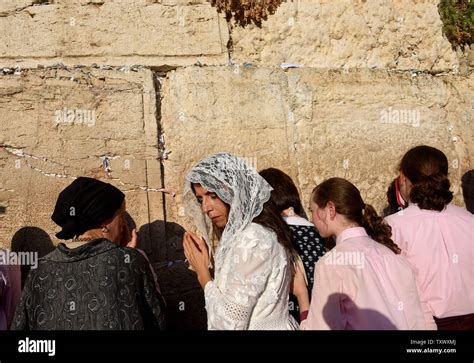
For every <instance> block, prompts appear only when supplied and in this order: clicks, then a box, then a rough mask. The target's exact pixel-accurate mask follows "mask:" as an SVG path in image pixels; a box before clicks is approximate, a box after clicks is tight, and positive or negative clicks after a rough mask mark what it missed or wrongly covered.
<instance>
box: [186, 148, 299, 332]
mask: <svg viewBox="0 0 474 363" xmlns="http://www.w3.org/2000/svg"><path fill="white" fill-rule="evenodd" d="M271 190H272V188H271V187H270V185H269V184H268V183H267V182H266V181H265V180H264V179H263V178H262V177H261V176H260V175H259V174H258V173H257V172H256V171H255V170H254V169H252V168H250V167H249V166H248V165H247V164H246V163H245V162H244V160H242V159H240V158H238V157H236V156H233V155H231V154H228V153H218V154H216V155H212V156H210V157H208V158H206V159H204V160H202V161H200V162H199V163H198V164H197V165H195V166H194V167H193V168H192V169H191V171H190V172H189V174H188V175H187V176H186V182H185V187H184V193H183V203H184V206H185V210H186V212H187V213H188V214H189V215H190V216H191V217H193V219H194V222H195V224H196V227H197V229H198V232H199V233H200V234H201V235H202V236H203V239H201V238H199V237H198V236H197V235H195V234H194V233H191V232H187V233H186V234H185V237H184V240H183V245H184V251H185V254H186V257H187V259H188V261H189V264H190V266H191V267H192V268H193V269H194V271H196V274H197V277H198V280H199V282H200V284H201V286H202V287H203V289H204V295H205V300H206V310H207V315H208V329H219V330H244V329H256V330H269V329H277V330H287V329H297V327H298V326H297V324H296V322H295V321H294V319H293V318H291V317H290V315H289V312H288V296H289V290H290V283H291V279H292V261H293V256H294V252H293V249H292V245H291V242H290V233H289V230H288V228H287V226H286V225H285V223H284V221H283V220H282V219H281V217H280V215H279V212H278V209H277V208H276V207H275V205H273V204H272V202H271V201H269V199H270V192H271ZM211 234H214V235H215V236H217V238H218V244H217V247H216V249H215V253H214V252H213V245H212V241H211V237H210V235H211ZM212 258H214V280H213V279H212V277H211V273H210V271H209V266H210V262H211V259H212Z"/></svg>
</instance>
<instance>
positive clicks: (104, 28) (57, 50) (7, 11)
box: [0, 0, 228, 67]
mask: <svg viewBox="0 0 474 363" xmlns="http://www.w3.org/2000/svg"><path fill="white" fill-rule="evenodd" d="M32 3H33V2H32V1H29V2H27V1H21V2H16V3H15V4H14V5H15V6H13V5H12V4H11V3H8V4H5V5H3V6H2V8H0V33H1V34H2V42H1V43H0V64H1V65H4V66H11V67H14V66H20V67H36V65H37V64H43V65H50V64H53V63H55V62H58V61H61V62H63V63H65V64H67V65H74V64H86V65H91V64H93V63H97V64H109V65H127V64H128V65H132V64H141V65H149V66H156V67H164V66H177V65H180V66H182V65H189V64H194V63H196V62H198V61H199V62H200V63H202V64H225V63H227V59H228V56H227V49H226V43H227V40H228V31H227V25H226V24H225V21H223V20H222V18H221V16H219V15H218V14H217V12H216V10H215V9H214V8H212V7H211V5H210V4H209V3H208V2H206V1H204V0H201V1H173V2H172V1H164V2H162V3H157V2H156V1H134V2H121V1H105V2H104V1H97V2H93V1H72V2H71V1H55V2H54V4H42V5H36V6H33V5H31V6H27V5H28V4H32ZM38 35H41V36H38Z"/></svg>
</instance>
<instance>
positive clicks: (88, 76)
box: [0, 68, 163, 246]
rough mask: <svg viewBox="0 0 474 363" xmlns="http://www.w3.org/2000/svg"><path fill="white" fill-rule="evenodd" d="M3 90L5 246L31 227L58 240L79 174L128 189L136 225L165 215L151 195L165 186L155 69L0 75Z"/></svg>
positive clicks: (0, 197) (0, 236)
mask: <svg viewBox="0 0 474 363" xmlns="http://www.w3.org/2000/svg"><path fill="white" fill-rule="evenodd" d="M0 93H1V94H2V97H1V98H0V109H1V111H0V145H1V148H0V165H1V169H2V177H1V180H0V183H1V184H0V205H1V206H2V207H3V208H5V213H4V214H3V215H2V216H0V221H1V223H2V228H1V229H0V241H1V243H2V244H3V245H6V246H8V245H9V243H10V239H11V238H12V236H13V234H14V233H15V231H16V230H18V229H19V228H20V227H23V226H26V225H30V226H37V227H40V228H42V229H44V230H46V232H47V233H49V234H50V235H51V236H53V235H54V232H55V231H57V230H58V228H57V226H55V225H54V223H53V222H52V221H51V219H50V216H51V213H52V210H53V207H54V203H55V202H56V198H57V195H58V193H59V192H60V190H61V189H63V188H64V187H65V186H66V185H68V184H69V183H71V181H72V180H73V179H74V178H75V177H78V176H91V177H96V178H100V179H103V180H104V181H106V182H110V183H112V184H114V185H116V186H117V187H118V188H120V189H121V190H123V191H124V192H125V193H126V196H127V204H128V209H129V211H130V214H131V215H132V217H133V218H135V222H136V224H137V226H141V225H143V224H144V223H150V222H152V221H150V220H149V218H155V219H159V218H160V217H161V218H162V217H163V213H162V205H161V203H160V202H159V201H158V200H155V199H154V202H155V203H152V204H149V199H150V198H148V196H147V192H146V190H145V189H146V188H147V187H148V188H153V189H157V188H159V187H160V186H161V180H160V179H161V176H160V167H159V161H158V160H157V158H158V147H157V143H158V136H157V132H158V131H157V130H158V127H157V123H156V118H155V112H156V109H155V100H156V95H155V88H154V83H153V74H152V72H150V71H149V70H146V69H141V70H139V71H137V72H128V73H125V72H120V71H117V70H108V71H104V70H95V69H85V68H83V69H39V70H38V69H37V70H28V71H23V72H22V74H20V75H6V76H2V77H1V78H0ZM105 157H107V158H108V160H109V163H108V166H107V165H104V160H105ZM106 169H107V170H106ZM150 193H152V192H150ZM154 194H157V196H158V198H159V199H160V200H161V193H159V192H155V193H154Z"/></svg>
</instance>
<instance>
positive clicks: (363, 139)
mask: <svg viewBox="0 0 474 363" xmlns="http://www.w3.org/2000/svg"><path fill="white" fill-rule="evenodd" d="M472 82H473V80H472V77H470V78H468V77H460V76H459V77H454V76H443V77H433V76H431V75H429V74H416V73H413V74H410V73H408V72H402V73H400V72H386V71H373V70H360V71H351V72H343V71H330V72H324V71H318V70H315V69H299V70H291V71H288V72H284V71H281V70H275V69H270V68H263V67H258V68H231V67H216V68H213V69H201V68H198V69H193V68H186V69H180V70H177V71H173V72H171V74H170V75H169V79H168V80H167V81H166V82H165V85H164V88H163V97H164V99H163V105H162V115H163V118H162V123H163V129H164V132H165V135H166V140H167V143H166V146H167V148H169V149H170V150H171V151H172V152H171V154H170V158H169V160H168V161H166V163H165V178H166V185H168V186H173V187H176V188H177V189H178V190H180V191H181V188H182V186H183V183H184V177H185V174H186V172H187V171H188V170H189V169H190V167H191V166H192V165H193V164H195V163H196V162H197V161H198V160H199V159H201V158H204V157H206V156H207V155H209V154H212V153H215V152H219V151H230V152H233V153H236V154H237V155H240V156H243V157H246V158H248V160H249V162H250V163H252V164H256V167H257V169H262V168H265V167H270V166H272V167H277V168H281V169H282V170H284V171H285V172H287V173H288V174H290V175H291V176H292V177H293V179H294V180H295V182H296V183H297V185H298V187H299V188H300V190H301V193H302V196H303V200H304V201H305V204H306V202H307V199H308V197H309V194H310V192H311V189H312V188H313V187H314V186H315V185H316V184H317V183H320V182H321V181H323V180H325V179H327V178H329V177H332V176H341V177H345V178H347V179H349V180H351V181H352V182H353V183H354V184H356V185H357V186H358V187H359V189H360V190H361V192H362V195H363V197H364V198H365V200H366V202H367V203H371V204H373V205H374V206H375V207H376V208H377V209H378V210H379V211H381V210H382V208H383V207H384V203H385V191H386V188H387V187H388V185H389V183H390V181H391V179H392V178H393V177H394V176H395V175H396V167H397V164H398V162H399V160H400V158H401V156H402V155H403V153H404V152H406V151H407V150H408V149H409V148H410V147H412V146H415V145H418V144H429V145H432V146H435V147H438V148H440V149H441V150H443V151H444V152H445V153H446V154H447V155H448V158H449V160H450V162H451V169H450V173H451V180H452V183H453V190H454V191H455V193H456V198H455V202H456V203H458V204H462V198H461V195H460V188H459V179H460V176H461V173H462V172H465V171H466V170H468V169H469V168H472V158H473V154H474V139H473V132H472V124H471V122H472V121H471V118H472V114H471V113H472V99H473V97H472V96H473V87H472ZM397 114H398V116H399V117H398V119H397V118H396V117H397ZM179 198H180V195H178V196H177V200H176V202H175V203H174V204H171V205H170V212H169V214H170V215H171V216H172V218H174V219H175V220H176V221H179V222H180V223H181V221H183V222H182V223H183V224H184V225H189V224H188V223H189V221H186V220H185V219H184V218H182V215H183V210H182V208H181V207H182V206H181V205H180V199H179Z"/></svg>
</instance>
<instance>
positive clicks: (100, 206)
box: [51, 177, 125, 239]
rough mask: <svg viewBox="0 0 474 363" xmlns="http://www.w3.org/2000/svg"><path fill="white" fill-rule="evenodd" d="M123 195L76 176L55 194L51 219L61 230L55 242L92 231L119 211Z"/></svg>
mask: <svg viewBox="0 0 474 363" xmlns="http://www.w3.org/2000/svg"><path fill="white" fill-rule="evenodd" d="M124 199H125V194H123V193H122V192H121V191H120V190H119V189H117V188H116V187H114V186H113V185H111V184H108V183H104V182H101V181H100V180H97V179H92V178H85V177H80V178H77V179H76V180H74V181H73V182H72V183H71V184H70V185H69V186H68V187H66V189H64V190H63V191H62V192H61V193H59V196H58V200H57V202H56V206H55V207H54V212H53V215H52V216H51V219H52V220H53V221H54V222H55V223H56V224H57V225H58V226H60V227H62V230H61V231H60V232H58V233H57V234H56V237H58V238H59V239H70V238H73V237H75V236H78V235H81V234H83V233H84V232H86V231H88V230H89V229H92V228H96V227H97V226H99V225H100V224H101V223H103V222H105V221H106V220H108V219H109V218H111V217H113V215H114V214H115V213H116V212H117V211H118V210H119V209H120V207H121V205H122V203H123V201H124Z"/></svg>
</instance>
